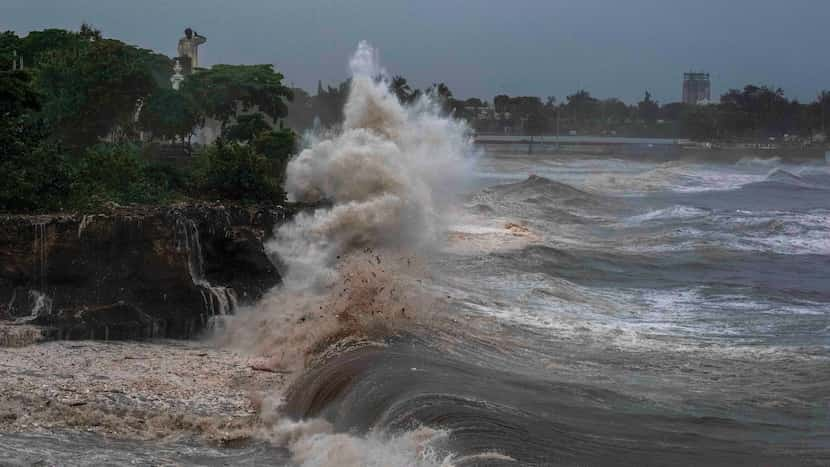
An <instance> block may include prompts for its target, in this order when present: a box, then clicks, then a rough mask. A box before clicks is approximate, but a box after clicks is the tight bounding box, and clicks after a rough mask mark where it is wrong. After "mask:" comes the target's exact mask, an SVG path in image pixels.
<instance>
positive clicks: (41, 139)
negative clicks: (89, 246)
mask: <svg viewBox="0 0 830 467" xmlns="http://www.w3.org/2000/svg"><path fill="white" fill-rule="evenodd" d="M40 106H41V103H40V96H39V95H38V93H37V92H36V91H35V90H34V88H33V87H32V78H31V75H30V74H29V73H28V72H25V71H15V72H11V71H0V174H3V183H0V210H6V211H35V210H43V209H61V208H62V207H64V205H65V203H66V202H67V193H69V191H70V189H71V180H72V179H71V177H72V167H71V165H70V164H69V162H68V160H67V159H66V158H65V157H64V156H62V155H61V154H60V153H59V152H58V148H57V147H56V146H55V145H53V144H49V143H48V141H46V129H45V127H44V126H43V125H42V122H41V121H40V119H38V118H37V112H38V110H39V109H40Z"/></svg>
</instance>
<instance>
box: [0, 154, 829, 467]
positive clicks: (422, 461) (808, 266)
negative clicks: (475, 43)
mask: <svg viewBox="0 0 830 467" xmlns="http://www.w3.org/2000/svg"><path fill="white" fill-rule="evenodd" d="M476 167H477V168H476V173H475V177H474V183H473V185H472V186H471V187H470V188H469V190H468V193H467V194H466V195H464V196H463V197H461V199H460V200H459V202H458V204H459V207H458V208H457V210H456V213H455V215H454V216H453V219H454V221H455V222H454V223H453V224H452V225H450V226H449V228H448V230H449V232H448V233H447V234H446V237H447V241H446V242H445V243H444V244H443V245H441V246H440V249H439V251H438V252H436V253H437V254H431V255H428V257H427V259H426V261H427V263H428V269H429V270H430V271H431V275H430V278H429V280H428V282H427V283H426V284H425V287H426V288H427V289H428V290H429V291H430V293H432V294H434V295H435V296H436V297H440V298H441V307H440V308H441V311H440V313H441V317H440V319H436V324H435V325H434V326H428V327H421V328H415V329H413V330H411V331H408V332H404V333H398V334H396V335H395V336H394V337H390V338H389V339H388V340H387V342H386V345H385V346H383V347H375V346H368V347H365V348H361V349H358V350H353V351H351V352H344V353H342V354H340V355H337V356H334V357H332V358H330V359H329V360H327V361H326V362H325V363H324V364H322V365H319V366H317V367H316V368H314V369H313V370H311V371H310V372H307V373H306V374H305V375H303V376H302V377H301V379H300V380H299V381H298V382H297V383H296V385H295V387H300V388H302V390H300V391H294V392H293V393H292V394H291V396H290V397H289V399H288V401H287V402H286V412H287V414H288V415H291V416H293V417H296V418H302V419H310V418H314V419H317V418H323V419H325V420H327V421H328V422H330V423H331V425H332V432H333V433H348V434H349V437H348V438H335V437H333V435H332V434H327V435H325V436H322V435H321V436H318V437H312V438H311V441H309V442H308V443H307V444H306V448H308V449H311V450H315V449H316V450H319V451H324V452H325V454H324V455H319V456H315V455H314V454H313V453H312V454H307V455H306V456H305V457H304V458H303V459H300V460H298V458H297V456H296V455H294V456H292V455H291V453H290V452H289V450H288V449H286V447H285V446H280V445H279V443H277V444H274V443H273V441H272V442H271V443H268V442H265V441H262V442H260V441H254V442H251V443H247V444H245V445H244V446H242V447H239V448H227V447H225V448H218V447H211V446H207V445H204V444H203V443H201V442H199V441H189V440H187V439H180V438H179V439H174V440H167V441H158V442H156V441H141V442H139V441H135V442H133V441H111V440H108V439H106V438H105V437H102V436H101V435H98V434H86V433H78V432H72V431H53V432H47V433H43V432H38V433H29V434H27V433H18V434H3V435H0V465H102V464H109V465H296V464H304V465H342V463H344V462H346V460H348V459H351V461H353V462H354V463H357V464H361V463H362V464H363V465H397V464H403V465H555V466H559V465H562V466H571V465H573V466H576V465H580V466H594V465H596V466H604V465H614V466H621V465H632V466H635V465H636V466H641V465H724V466H733V465H752V466H755V465H787V466H795V465H808V466H809V465H816V466H818V465H828V464H830V167H828V166H826V165H822V164H819V163H816V164H800V165H792V164H786V163H782V162H781V161H779V160H776V159H763V158H758V159H752V160H746V159H745V160H741V161H738V162H734V161H731V162H723V163H712V162H695V161H694V160H691V159H687V160H675V161H665V162H654V161H650V162H643V161H640V160H637V159H636V158H626V159H617V158H613V157H603V158H596V157H593V158H592V157H589V156H568V155H562V154H551V155H519V154H488V155H484V156H483V157H482V158H481V159H480V160H479V161H478V164H477V165H476ZM425 429H429V430H430V431H428V432H424V431H423V430H425ZM419 430H421V431H419ZM413 433H415V434H417V435H418V436H422V437H423V438H424V439H426V440H427V441H426V442H425V443H420V444H419V443H415V442H412V443H410V442H409V441H406V440H407V439H408V440H410V441H411V440H412V439H415V438H417V436H415V435H413ZM406 434H408V435H407V436H409V438H405V435H406ZM419 439H420V438H419ZM356 440H362V441H360V442H357V441H356ZM402 440H403V441H402ZM412 446H416V448H412ZM425 447H426V448H428V452H425V451H424V449H425ZM361 450H365V451H369V450H373V451H377V452H374V453H373V454H366V453H364V452H357V451H361ZM390 450H391V451H394V452H391V451H390ZM332 453H334V454H332ZM364 455H365V456H364ZM338 456H339V457H338ZM350 456H351V457H350ZM359 456H364V457H359ZM355 458H357V459H360V460H357V461H354V459H355Z"/></svg>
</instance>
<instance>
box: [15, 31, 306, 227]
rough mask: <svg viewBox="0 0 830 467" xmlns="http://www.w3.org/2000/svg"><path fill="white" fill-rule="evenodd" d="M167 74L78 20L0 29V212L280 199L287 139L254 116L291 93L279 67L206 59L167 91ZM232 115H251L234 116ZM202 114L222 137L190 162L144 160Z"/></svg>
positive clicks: (180, 137)
mask: <svg viewBox="0 0 830 467" xmlns="http://www.w3.org/2000/svg"><path fill="white" fill-rule="evenodd" d="M21 64H22V68H23V69H22V70H21V69H20V68H21ZM172 73H173V61H172V60H171V59H170V58H168V57H165V56H164V55H161V54H157V53H155V52H152V51H149V50H145V49H141V48H138V47H134V46H131V45H128V44H125V43H123V42H121V41H118V40H115V39H108V38H104V37H102V35H101V33H100V32H99V31H96V30H94V29H92V28H90V27H88V26H86V25H84V26H82V27H81V29H80V30H79V31H78V32H74V31H64V30H59V29H48V30H44V31H34V32H31V33H29V34H28V35H27V36H25V37H18V36H17V35H15V34H14V33H11V32H4V33H0V173H2V174H4V180H3V182H2V184H0V211H55V210H67V209H95V208H96V207H97V206H100V205H101V204H103V203H105V202H109V201H114V202H117V203H165V202H169V201H172V200H177V199H183V198H212V199H215V198H222V199H233V200H240V201H246V200H249V201H260V200H269V201H281V200H283V199H284V193H283V192H282V190H281V188H280V185H281V182H282V178H283V173H284V171H285V166H286V164H287V161H288V158H289V157H290V154H291V153H293V152H294V151H295V146H296V135H295V134H294V133H293V132H292V131H290V130H287V129H283V128H282V127H281V125H280V127H279V128H278V129H276V128H274V126H273V125H272V124H270V123H268V122H266V120H265V119H264V118H262V116H261V115H265V116H267V117H268V118H270V119H271V120H272V121H273V122H278V121H279V120H280V119H281V118H283V117H285V115H286V103H285V101H287V100H290V99H291V98H292V92H291V90H290V89H289V88H287V87H286V86H284V85H283V83H282V79H283V76H282V74H280V73H278V72H276V71H275V70H274V69H273V67H272V66H271V65H250V66H246V65H217V66H215V67H213V68H211V69H209V70H199V72H198V73H195V74H192V75H189V76H188V77H187V78H186V79H185V81H184V83H183V86H182V89H181V90H180V91H174V90H172V89H171V88H170V77H171V76H172ZM240 112H241V113H244V112H255V113H254V114H253V115H255V116H253V117H252V116H245V117H240V118H239V119H237V118H236V116H237V115H239V114H240ZM208 118H213V119H216V120H218V121H220V122H221V124H222V128H223V131H222V136H221V137H220V139H219V140H218V142H217V143H216V144H215V145H212V146H211V147H208V148H202V150H200V151H199V152H198V153H197V154H194V157H193V163H187V164H179V165H174V164H170V163H161V162H159V158H158V157H153V156H154V155H153V151H157V149H158V146H159V143H163V144H168V145H170V143H171V142H172V143H176V144H178V145H179V148H182V149H183V150H186V151H189V150H190V144H189V142H190V136H191V135H192V134H193V132H194V130H195V129H197V128H199V127H200V126H202V125H203V124H204V122H205V120H206V119H208ZM142 133H143V135H142ZM177 142H178V143H177ZM182 165H183V166H182Z"/></svg>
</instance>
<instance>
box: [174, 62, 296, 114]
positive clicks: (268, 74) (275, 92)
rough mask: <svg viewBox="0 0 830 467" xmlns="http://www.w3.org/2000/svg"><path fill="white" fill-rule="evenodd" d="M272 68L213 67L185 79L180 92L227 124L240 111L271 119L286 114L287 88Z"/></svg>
mask: <svg viewBox="0 0 830 467" xmlns="http://www.w3.org/2000/svg"><path fill="white" fill-rule="evenodd" d="M282 80H283V75H282V74H281V73H278V72H276V71H274V67H273V65H215V66H213V67H212V68H211V69H209V70H200V71H199V72H198V73H194V74H192V75H190V76H188V77H187V79H186V80H185V81H184V85H183V87H182V92H183V93H185V94H186V95H188V96H190V98H191V99H192V100H193V102H196V103H198V106H199V108H200V110H201V112H202V113H203V114H204V115H205V116H208V117H213V118H215V119H217V120H219V121H221V122H222V124H223V125H224V124H227V123H228V122H229V121H230V120H231V118H233V117H234V116H236V114H237V113H239V112H240V111H250V110H259V111H260V112H262V113H264V114H265V115H268V116H269V117H271V118H272V119H274V120H278V119H280V118H282V117H285V116H286V114H287V111H288V109H287V107H286V104H285V101H286V100H291V99H292V97H293V93H292V91H291V89H289V88H288V87H286V86H285V85H283V83H282Z"/></svg>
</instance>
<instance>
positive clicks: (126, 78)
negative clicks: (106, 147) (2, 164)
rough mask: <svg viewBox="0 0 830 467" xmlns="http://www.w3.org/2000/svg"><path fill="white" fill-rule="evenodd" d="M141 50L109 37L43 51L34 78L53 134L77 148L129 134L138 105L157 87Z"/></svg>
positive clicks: (131, 130)
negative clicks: (109, 136) (42, 95)
mask: <svg viewBox="0 0 830 467" xmlns="http://www.w3.org/2000/svg"><path fill="white" fill-rule="evenodd" d="M32 34H34V33H32ZM30 36H31V34H30ZM58 36H61V35H58ZM61 37H62V36H61ZM27 39H29V38H28V37H27ZM145 54H146V51H142V50H141V49H137V48H135V47H132V46H129V45H126V44H124V43H122V42H120V41H116V40H112V39H102V40H87V41H79V42H75V43H73V45H72V46H70V47H67V48H63V49H53V50H52V53H51V54H47V53H46V52H44V53H42V54H41V57H42V58H41V60H40V61H39V63H38V65H37V71H36V76H37V79H36V83H37V88H38V89H40V90H41V91H42V92H43V94H44V106H43V112H42V115H43V117H44V118H45V120H46V122H47V123H48V124H49V126H50V127H51V128H52V131H53V133H54V135H55V136H56V137H57V138H59V139H60V140H61V141H63V142H65V143H67V144H69V145H71V146H73V147H76V148H77V147H85V146H90V145H92V144H95V143H96V142H98V141H99V140H100V139H101V138H103V137H105V136H108V135H112V134H114V133H115V134H116V138H117V139H129V138H131V137H132V136H133V135H134V131H135V128H134V117H135V112H136V108H137V104H138V102H139V100H140V99H143V98H146V97H147V96H149V95H150V93H151V92H152V91H153V90H154V89H155V87H156V86H155V83H154V80H153V77H152V73H151V71H150V69H149V67H148V66H147V63H146V59H147V57H146V56H145Z"/></svg>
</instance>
